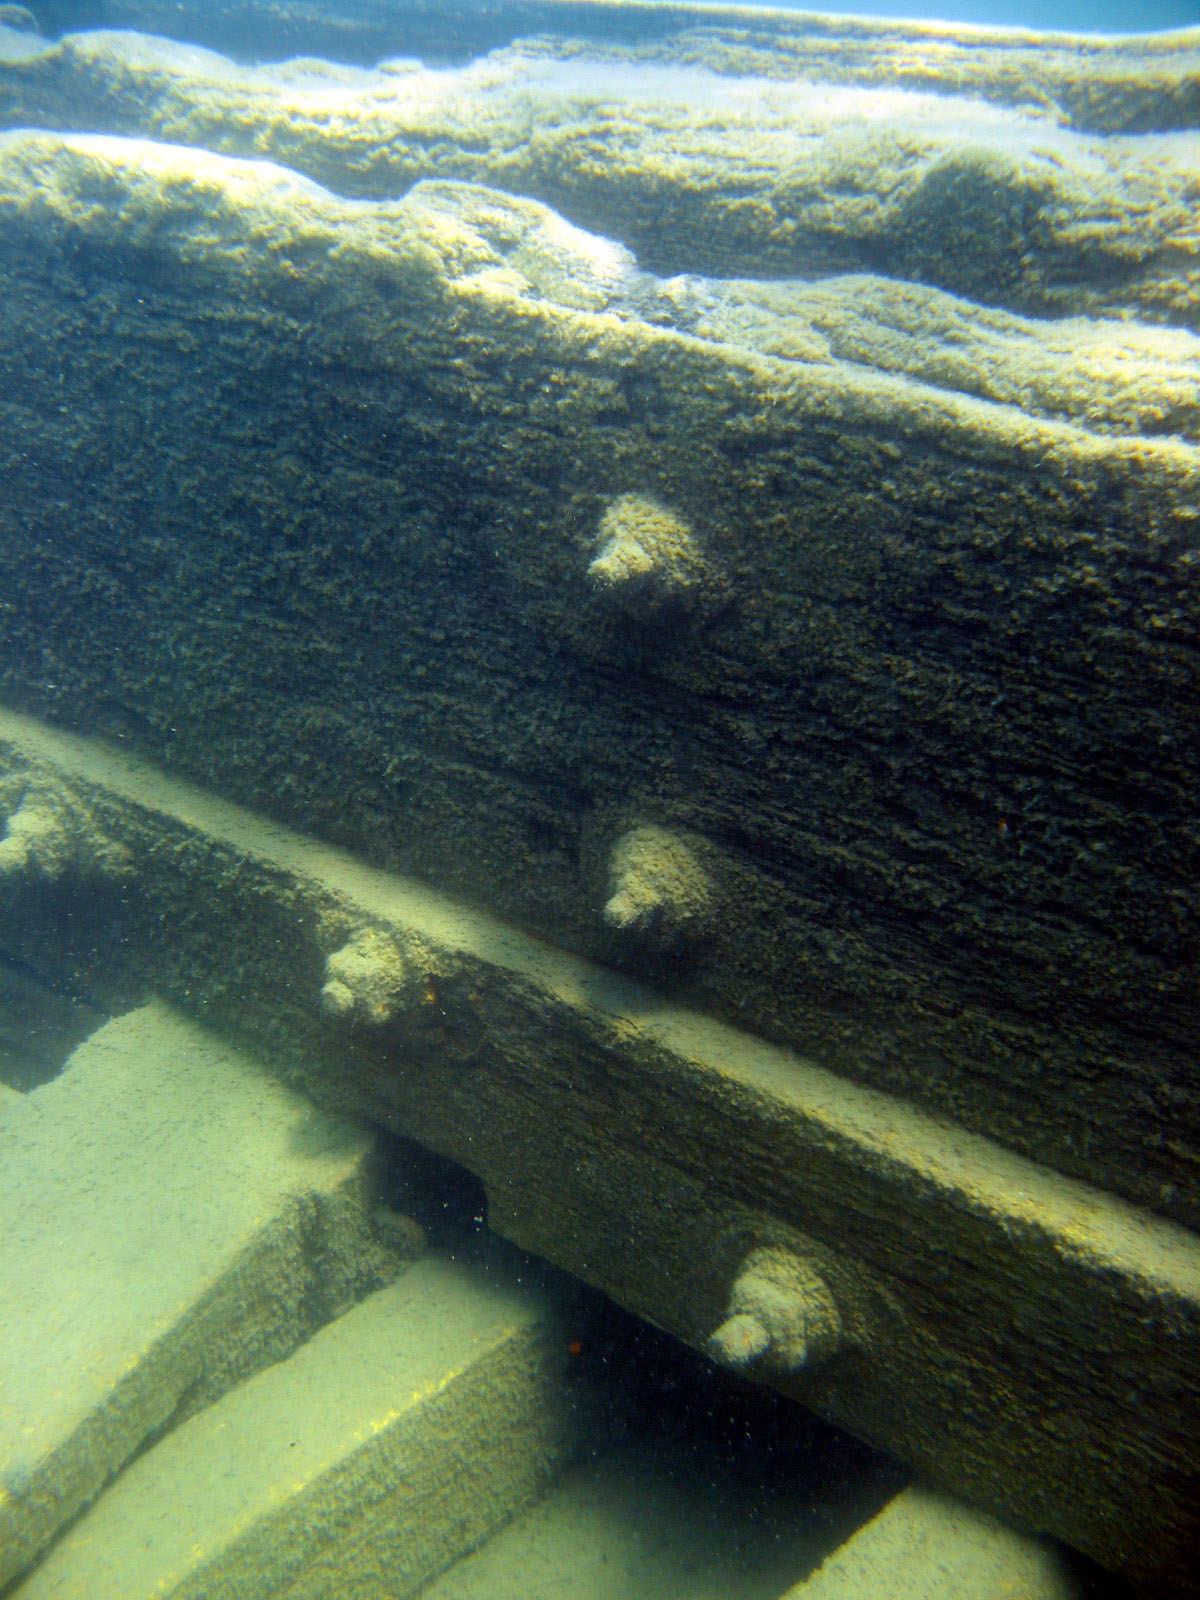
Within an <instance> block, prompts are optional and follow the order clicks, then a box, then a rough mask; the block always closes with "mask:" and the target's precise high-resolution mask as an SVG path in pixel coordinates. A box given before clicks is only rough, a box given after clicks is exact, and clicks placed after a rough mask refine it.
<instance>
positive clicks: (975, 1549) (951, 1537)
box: [783, 1488, 1086, 1600]
mask: <svg viewBox="0 0 1200 1600" xmlns="http://www.w3.org/2000/svg"><path fill="white" fill-rule="evenodd" d="M1085 1593H1086V1589H1085V1587H1084V1584H1083V1581H1082V1580H1081V1578H1080V1577H1079V1576H1078V1575H1077V1574H1075V1573H1074V1572H1073V1571H1072V1570H1071V1567H1070V1565H1069V1564H1068V1562H1067V1560H1066V1558H1065V1557H1064V1555H1063V1552H1062V1551H1060V1550H1056V1549H1055V1548H1054V1547H1053V1546H1052V1545H1047V1544H1045V1543H1043V1542H1042V1541H1040V1540H1037V1539H1029V1538H1025V1537H1022V1536H1021V1535H1020V1534H1017V1533H1014V1532H1013V1530H1012V1529H1011V1528H1005V1527H1002V1526H1001V1525H1000V1524H999V1523H996V1522H994V1521H993V1520H992V1519H991V1518H990V1517H986V1516H980V1515H979V1514H978V1513H974V1512H971V1511H969V1510H967V1508H966V1507H965V1506H962V1505H959V1504H957V1503H956V1502H955V1501H953V1500H948V1499H946V1498H945V1497H944V1496H942V1495H936V1494H931V1493H930V1492H929V1490H928V1489H920V1488H910V1489H906V1490H905V1491H904V1493H903V1494H898V1495H897V1496H896V1498H895V1499H894V1500H893V1501H891V1503H890V1504H889V1505H887V1506H885V1507H884V1509H883V1510H882V1511H881V1512H880V1513H879V1515H878V1516H877V1517H875V1518H874V1519H873V1520H872V1521H871V1522H869V1523H868V1524H867V1526H866V1527H865V1528H862V1529H860V1531H859V1532H858V1533H856V1534H855V1535H854V1536H853V1537H852V1538H851V1539H848V1540H847V1542H846V1543H845V1544H844V1545H843V1546H842V1547H841V1548H840V1549H839V1550H837V1551H835V1552H834V1554H833V1555H832V1556H831V1557H830V1558H829V1559H828V1560H827V1561H825V1562H823V1563H822V1565H821V1567H820V1569H819V1570H818V1571H817V1572H816V1573H815V1574H814V1575H813V1576H812V1577H811V1578H809V1579H808V1581H807V1582H805V1583H801V1584H797V1585H796V1587H795V1588H794V1589H789V1590H788V1592H787V1594H786V1595H785V1596H784V1597H783V1600H856V1597H858V1596H861V1595H864V1594H870V1595H874V1596H876V1597H877V1600H908V1597H909V1596H911V1595H920V1597H921V1600H1012V1597H1013V1596H1016V1595H1019V1596H1021V1597H1022V1600H1072V1597H1077V1596H1082V1595H1083V1594H1085Z"/></svg>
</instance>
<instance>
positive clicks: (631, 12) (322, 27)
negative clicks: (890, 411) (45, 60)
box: [31, 0, 1200, 132]
mask: <svg viewBox="0 0 1200 1600" xmlns="http://www.w3.org/2000/svg"><path fill="white" fill-rule="evenodd" d="M33 13H36V20H37V21H38V22H39V23H40V25H41V27H42V28H43V29H44V30H45V32H46V33H48V34H57V33H62V32H65V31H66V30H68V29H72V30H73V29H77V28H80V27H82V26H87V27H91V28H134V29H138V30H140V31H142V32H143V33H158V34H166V35H168V36H170V37H172V38H183V39H188V40H191V41H193V42H194V43H197V44H202V45H208V46H209V47H211V48H213V49H216V50H224V51H227V52H230V53H232V54H235V55H238V56H239V57H240V58H241V59H244V60H249V61H261V60H263V59H264V58H270V59H275V60H282V59H283V58H285V57H287V56H293V55H300V56H309V57H311V56H327V57H331V58H332V59H334V60H336V61H354V62H360V63H363V64H365V65H372V64H374V63H375V62H376V61H379V60H381V59H382V58H383V57H384V56H402V55H407V56H416V57H419V58H422V59H425V60H428V61H432V62H448V61H462V60H465V59H470V58H471V57H473V56H478V55H482V54H483V53H484V52H485V51H488V50H494V49H496V48H498V47H501V46H504V45H508V44H510V43H512V42H513V41H514V40H519V39H521V38H522V36H526V37H527V38H529V37H532V38H536V39H538V42H539V43H541V42H542V41H543V40H544V39H545V36H546V35H559V36H565V37H567V38H570V39H571V40H573V41H577V42H578V41H590V42H591V43H592V44H593V45H597V44H607V45H609V46H610V47H625V48H626V49H628V48H629V47H630V46H634V47H636V46H639V45H640V46H643V47H644V46H645V45H646V43H647V41H650V40H652V41H653V45H654V49H655V51H656V53H657V54H658V56H659V57H660V59H663V60H668V61H669V60H681V61H688V62H696V61H703V62H704V63H705V64H707V65H713V66H714V67H715V70H718V71H721V70H724V71H727V72H733V73H739V74H740V73H746V74H750V73H767V74H770V75H772V76H777V77H797V78H814V79H818V80H820V81H823V82H827V83H863V82H866V83H880V82H885V83H891V84H895V85H899V86H904V87H917V88H921V89H927V88H928V89H934V90H935V91H938V92H941V93H945V92H955V93H965V94H981V95H983V96H985V97H986V98H987V99H995V100H1000V101H1005V102H1015V103H1017V104H1023V105H1038V106H1046V107H1047V108H1053V109H1054V111H1055V112H1056V113H1057V114H1058V115H1059V116H1061V117H1062V118H1064V119H1065V120H1067V121H1068V122H1071V123H1072V124H1073V125H1075V126H1078V127H1082V128H1095V129H1099V130H1102V131H1107V132H1117V131H1122V130H1124V131H1129V132H1136V131H1146V130H1147V129H1150V128H1159V129H1162V128H1167V127H1195V126H1196V125H1197V122H1198V121H1200V89H1198V87H1197V51H1198V50H1200V40H1198V39H1197V35H1196V31H1195V30H1194V29H1182V30H1179V31H1178V32H1173V33H1162V32H1160V33H1151V34H1145V35H1141V36H1138V35H1136V34H1129V33H1126V34H1121V35H1116V36H1108V37H1106V36H1104V35H1102V34H1097V33H1088V34H1084V35H1074V36H1073V35H1070V34H1065V33H1061V32H1059V33H1047V34H1042V33H1038V32H1035V31H1033V30H1022V31H1020V32H1015V31H1013V30H1011V29H1004V28H1001V29H993V28H988V27H987V26H986V25H984V24H977V25H974V26H973V27H972V28H971V30H970V33H969V34H966V35H965V36H964V34H963V31H962V29H961V28H960V27H957V26H955V25H954V24H948V23H939V22H922V21H919V20H917V19H915V18H914V19H909V18H881V17H880V18H877V17H844V16H831V15H829V14H826V13H821V12H809V13H805V12H802V11H797V10H796V9H794V8H791V7H788V8H786V9H783V8H776V7H771V6H752V7H751V6H742V5H738V6H722V5H719V4H709V3H703V4H700V5H693V4H688V3H676V0H652V3H649V4H645V3H640V0H512V3H510V4H506V5H504V6H496V5H494V4H493V3H491V0H321V3H319V4H318V3H316V0H276V3H275V4H273V5H272V6H271V8H270V10H269V11H266V12H264V11H263V9H262V7H261V6H260V5H258V4H256V3H255V0H90V3H89V4H88V5H86V6H85V7H81V6H80V4H79V3H78V0H35V4H34V6H33V8H32V10H31V15H32V14H33Z"/></svg>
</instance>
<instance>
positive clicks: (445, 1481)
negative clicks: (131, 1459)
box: [16, 1259, 571, 1600]
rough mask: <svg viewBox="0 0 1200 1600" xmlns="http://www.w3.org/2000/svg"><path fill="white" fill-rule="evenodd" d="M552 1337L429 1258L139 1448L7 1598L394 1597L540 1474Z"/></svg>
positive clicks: (502, 1293)
mask: <svg viewBox="0 0 1200 1600" xmlns="http://www.w3.org/2000/svg"><path fill="white" fill-rule="evenodd" d="M562 1362H563V1341H562V1337H561V1333H560V1331H559V1330H558V1329H557V1327H556V1325H555V1321H554V1318H553V1316H552V1315H551V1314H550V1313H549V1312H548V1311H547V1310H546V1309H545V1308H544V1307H542V1306H540V1305H539V1304H538V1303H537V1302H536V1300H535V1299H534V1298H533V1297H532V1296H531V1295H530V1294H528V1293H523V1294H516V1293H514V1292H513V1291H512V1290H511V1289H509V1288H505V1287H504V1286H502V1285H500V1284H498V1283H496V1282H494V1281H493V1282H489V1281H487V1280H486V1279H485V1278H484V1277H483V1275H482V1274H476V1273H472V1272H471V1271H470V1270H468V1269H466V1268H463V1267H461V1266H454V1265H453V1264H451V1263H449V1262H446V1261H441V1260H435V1259H429V1260H426V1261H422V1262H418V1263H417V1264H416V1265H414V1266H412V1267H410V1268H409V1269H408V1270H407V1271H405V1272H404V1273H403V1274H402V1275H401V1277H400V1278H399V1280H398V1281H397V1282H395V1283H393V1284H391V1285H389V1286H388V1287H387V1288H385V1289H380V1290H379V1291H378V1292H377V1293H375V1294H373V1295H371V1296H369V1297H368V1298H367V1299H366V1300H364V1301H363V1302H362V1303H361V1304H360V1305H358V1306H355V1307H354V1308H353V1309H352V1310H350V1311H347V1312H346V1313H345V1315H344V1316H341V1317H339V1318H338V1319H337V1320H336V1321H334V1322H332V1323H331V1324H330V1325H329V1326H327V1327H325V1328H322V1329H321V1330H320V1331H319V1332H318V1333H317V1334H316V1335H315V1336H314V1337H313V1338H312V1339H311V1340H310V1341H309V1342H308V1343H307V1344H305V1345H304V1346H303V1347H302V1348H301V1349H300V1350H298V1351H297V1352H296V1353H295V1354H294V1355H292V1356H291V1357H290V1358H289V1359H288V1360H286V1361H281V1362H279V1363H277V1364H276V1365H274V1366H272V1367H270V1368H268V1369H267V1370H266V1371H264V1372H260V1373H258V1374H257V1375H256V1376H254V1377H252V1378H250V1379H249V1380H248V1381H247V1382H245V1383H242V1384H240V1385H239V1386H238V1387H237V1388H236V1389H235V1390H233V1391H232V1392H231V1393H229V1394H227V1395H224V1396H223V1397H222V1398H221V1399H219V1400H218V1401H217V1402H216V1403H215V1404H214V1405H211V1406H209V1407H208V1409H207V1410H205V1411H203V1412H202V1413H200V1415H198V1416H195V1417H193V1418H191V1419H190V1420H189V1421H187V1422H185V1423H184V1424H183V1425H182V1426H181V1427H179V1428H177V1429H175V1431H174V1432H172V1433H171V1434H169V1435H168V1436H167V1437H166V1438H165V1439H163V1440H162V1441H160V1442H159V1443H158V1444H157V1445H155V1447H154V1448H153V1449H151V1450H149V1451H147V1452H146V1453H145V1454H143V1455H142V1456H141V1457H140V1458H139V1459H138V1460H137V1461H136V1462H135V1463H133V1465H132V1466H130V1467H129V1468H128V1469H127V1470H126V1471H125V1472H124V1473H122V1475H121V1477H120V1478H118V1479H117V1481H116V1482H115V1483H114V1484H113V1485H112V1486H111V1487H110V1488H109V1489H108V1490H107V1491H106V1492H105V1493H104V1494H103V1495H102V1496H101V1498H100V1499H99V1500H98V1501H97V1503H96V1504H95V1506H93V1508H92V1510H91V1511H90V1512H89V1513H88V1515H87V1516H86V1517H85V1518H83V1520H82V1521H81V1522H79V1523H77V1524H76V1525H75V1526H74V1527H73V1528H71V1529H70V1530H69V1531H68V1532H67V1533H66V1534H65V1535H64V1537H63V1538H62V1539H61V1540H60V1541H59V1542H58V1543H57V1544H56V1545H55V1547H54V1548H53V1550H51V1552H50V1554H49V1555H48V1557H47V1558H46V1560H45V1561H44V1562H43V1563H42V1564H41V1565H40V1566H39V1567H38V1569H37V1571H36V1572H34V1573H33V1574H32V1576H31V1577H29V1578H28V1579H27V1580H26V1581H25V1582H24V1583H22V1584H20V1585H19V1586H18V1587H17V1589H16V1596H17V1597H18V1600H109V1597H112V1600H150V1597H152V1596H153V1597H155V1600H163V1597H166V1600H200V1597H203V1600H242V1597H244V1596H248V1595H253V1596H254V1597H255V1600H269V1597H272V1596H285V1595H286V1596H287V1597H288V1600H305V1597H313V1600H333V1597H335V1596H346V1597H350V1596H355V1595H368V1594H369V1595H372V1596H376V1597H378V1600H409V1597H410V1596H412V1595H415V1594H417V1593H418V1592H419V1591H420V1590H421V1589H422V1588H423V1587H424V1586H425V1584H427V1583H428V1582H429V1580H430V1579H431V1578H433V1577H435V1576H436V1575H437V1574H438V1573H439V1572H441V1571H442V1570H444V1568H446V1567H447V1566H448V1565H449V1564H450V1563H451V1562H452V1561H454V1560H456V1559H457V1558H458V1557H459V1556H461V1555H464V1554H465V1553H466V1552H467V1551H469V1550H471V1549H472V1548H474V1546H475V1545H476V1544H478V1543H479V1542H480V1541H481V1540H483V1539H486V1538H487V1536H488V1535H489V1534H490V1533H491V1532H492V1531H493V1530H494V1529H495V1528H497V1527H498V1526H500V1524H502V1523H503V1522H504V1521H505V1520H506V1519H507V1518H508V1517H510V1516H512V1515H513V1514H514V1513H515V1512H518V1511H521V1510H523V1509H524V1508H525V1507H526V1506H527V1505H528V1503H529V1502H530V1501H531V1500H532V1499H533V1498H534V1497H535V1496H536V1495H537V1494H539V1493H540V1492H541V1491H542V1490H543V1489H544V1488H545V1486H546V1483H547V1481H548V1480H549V1479H550V1477H551V1476H552V1475H553V1473H554V1471H555V1470H556V1469H557V1468H558V1466H559V1465H560V1463H561V1460H562V1458H563V1455H564V1453H565V1451H566V1448H567V1446H568V1443H569V1441H570V1439H571V1418H570V1410H569V1402H568V1400H567V1397H566V1393H565V1391H564V1388H563V1385H562V1381H561V1369H562Z"/></svg>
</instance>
